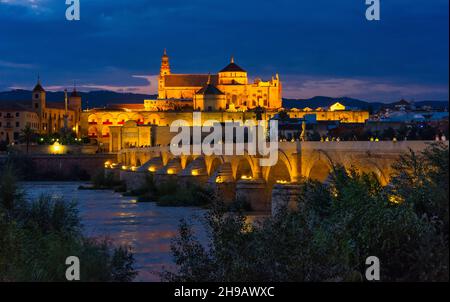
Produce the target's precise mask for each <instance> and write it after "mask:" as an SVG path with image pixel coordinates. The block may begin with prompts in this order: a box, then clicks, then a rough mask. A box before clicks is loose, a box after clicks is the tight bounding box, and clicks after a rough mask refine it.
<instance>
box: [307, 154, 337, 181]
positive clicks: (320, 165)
mask: <svg viewBox="0 0 450 302" xmlns="http://www.w3.org/2000/svg"><path fill="white" fill-rule="evenodd" d="M305 160H307V161H308V163H309V165H307V168H306V169H305V170H306V171H305V172H306V173H305V176H306V177H307V178H310V179H313V180H317V181H320V182H325V181H326V180H327V179H328V177H329V176H330V174H331V172H332V171H333V167H334V165H335V163H336V160H334V161H333V159H332V158H331V156H330V155H329V154H327V153H326V152H325V151H323V150H317V151H314V152H313V153H312V155H311V156H310V157H309V158H308V159H305Z"/></svg>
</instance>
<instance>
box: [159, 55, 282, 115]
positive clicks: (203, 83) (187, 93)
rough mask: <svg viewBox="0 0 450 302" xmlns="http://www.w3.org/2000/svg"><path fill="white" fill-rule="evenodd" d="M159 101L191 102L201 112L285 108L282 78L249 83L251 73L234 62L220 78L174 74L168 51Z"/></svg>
mask: <svg viewBox="0 0 450 302" xmlns="http://www.w3.org/2000/svg"><path fill="white" fill-rule="evenodd" d="M158 99H160V100H181V99H182V100H191V102H192V107H193V108H194V109H195V110H201V111H221V110H227V109H230V108H232V109H238V110H241V111H245V110H248V109H253V108H256V107H258V106H260V107H262V108H266V109H269V110H276V109H279V108H281V107H282V84H281V81H280V78H279V75H278V74H277V75H276V76H274V77H272V78H271V80H269V81H262V80H261V79H259V78H257V79H256V80H255V81H253V83H249V80H248V75H247V71H245V70H244V69H243V68H241V67H240V66H239V65H237V64H236V63H235V62H234V58H231V62H230V63H229V64H228V65H227V66H226V67H225V68H223V69H222V70H221V71H219V73H218V74H214V75H206V74H173V73H172V71H171V67H170V63H169V57H168V55H167V53H166V51H164V55H163V57H162V60H161V69H160V74H159V81H158ZM205 99H206V100H205Z"/></svg>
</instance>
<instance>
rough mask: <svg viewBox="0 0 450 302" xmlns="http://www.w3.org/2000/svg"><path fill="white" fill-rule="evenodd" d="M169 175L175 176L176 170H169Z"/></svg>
mask: <svg viewBox="0 0 450 302" xmlns="http://www.w3.org/2000/svg"><path fill="white" fill-rule="evenodd" d="M167 174H169V175H173V174H175V171H174V169H167Z"/></svg>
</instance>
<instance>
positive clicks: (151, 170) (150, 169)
mask: <svg viewBox="0 0 450 302" xmlns="http://www.w3.org/2000/svg"><path fill="white" fill-rule="evenodd" d="M148 170H149V171H150V172H156V167H150V168H148Z"/></svg>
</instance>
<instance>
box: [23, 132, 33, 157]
mask: <svg viewBox="0 0 450 302" xmlns="http://www.w3.org/2000/svg"><path fill="white" fill-rule="evenodd" d="M20 132H21V135H20V136H21V139H22V140H23V141H25V143H26V144H27V154H28V150H29V148H30V143H31V141H32V139H33V137H34V130H33V129H32V128H31V127H30V125H26V126H25V128H23V129H22V130H21V131H20Z"/></svg>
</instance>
